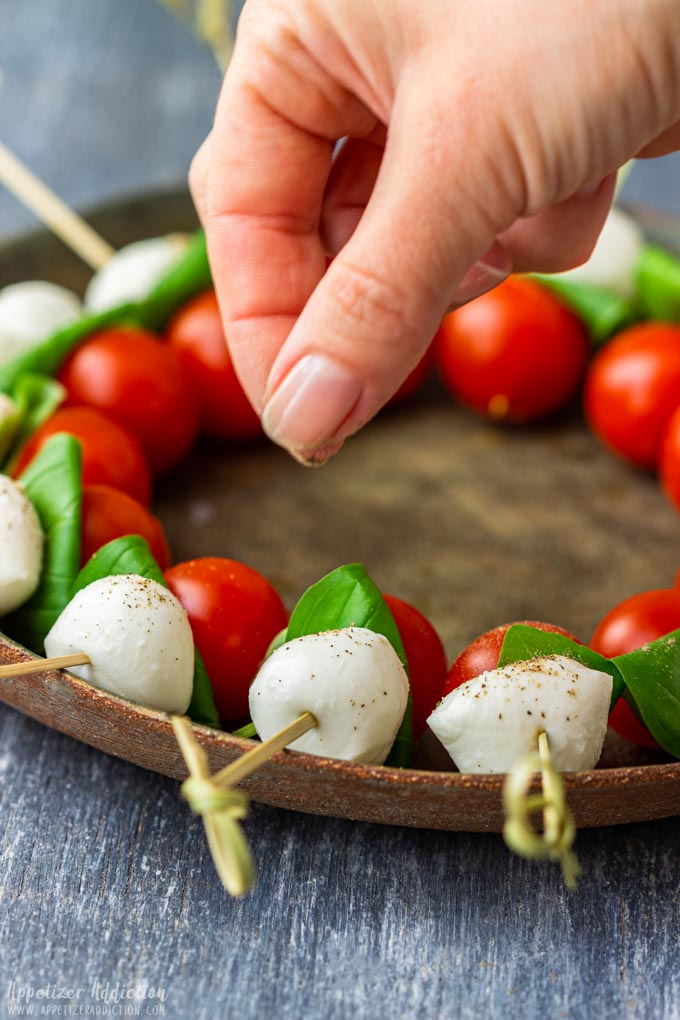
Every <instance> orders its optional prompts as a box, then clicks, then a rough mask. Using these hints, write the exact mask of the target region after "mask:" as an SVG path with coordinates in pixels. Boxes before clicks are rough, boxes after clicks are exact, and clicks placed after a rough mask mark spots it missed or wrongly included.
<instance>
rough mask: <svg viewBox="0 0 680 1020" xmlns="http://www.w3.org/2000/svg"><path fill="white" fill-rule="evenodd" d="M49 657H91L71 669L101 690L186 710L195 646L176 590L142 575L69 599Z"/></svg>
mask: <svg viewBox="0 0 680 1020" xmlns="http://www.w3.org/2000/svg"><path fill="white" fill-rule="evenodd" d="M45 651H46V652H47V655H48V656H53V655H69V654H71V653H72V652H85V654H86V655H89V657H90V659H91V663H90V664H89V665H86V666H74V667H71V672H72V673H75V674H76V676H79V677H82V679H83V680H87V682H88V683H91V684H94V686H95V687H101V688H103V689H104V690H105V691H111V692H112V694H119V695H120V696H121V697H122V698H128V699H129V700H130V701H137V702H139V703H140V704H142V705H147V706H149V707H150V708H156V709H158V710H159V711H161V712H179V713H182V712H186V710H187V708H188V706H189V701H190V700H191V692H192V688H193V679H194V641H193V637H192V634H191V627H190V626H189V620H188V617H187V614H186V613H185V611H184V609H183V608H182V606H181V605H180V603H179V601H178V600H177V599H176V598H175V596H174V595H173V594H172V592H170V591H168V589H167V588H164V587H163V586H162V585H160V584H158V583H157V582H156V581H151V580H149V579H148V578H146V577H139V576H138V575H137V574H119V575H117V576H114V577H104V578H102V579H101V580H99V581H93V582H92V584H88V585H87V587H86V588H82V589H81V590H80V591H79V592H78V593H77V595H76V596H75V597H74V598H73V599H72V600H71V601H70V602H69V604H68V605H67V606H66V608H65V609H64V611H63V612H62V614H61V616H60V617H59V618H58V619H57V621H56V622H55V624H54V626H53V627H52V629H51V631H50V632H49V634H48V635H47V637H46V638H45Z"/></svg>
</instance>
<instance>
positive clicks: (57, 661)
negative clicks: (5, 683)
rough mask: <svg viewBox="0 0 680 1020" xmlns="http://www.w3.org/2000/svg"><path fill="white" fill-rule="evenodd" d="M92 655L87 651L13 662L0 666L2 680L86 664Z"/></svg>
mask: <svg viewBox="0 0 680 1020" xmlns="http://www.w3.org/2000/svg"><path fill="white" fill-rule="evenodd" d="M89 662H90V656H89V655H86V654H85V652H73V653H72V654H71V655H55V656H53V657H52V658H51V659H29V660H28V661H27V662H12V663H9V664H8V665H6V666H0V680H4V679H5V677H10V676H30V675H31V674H33V673H47V672H48V671H49V670H51V669H67V668H68V667H69V666H86V665H87V664H88V663H89Z"/></svg>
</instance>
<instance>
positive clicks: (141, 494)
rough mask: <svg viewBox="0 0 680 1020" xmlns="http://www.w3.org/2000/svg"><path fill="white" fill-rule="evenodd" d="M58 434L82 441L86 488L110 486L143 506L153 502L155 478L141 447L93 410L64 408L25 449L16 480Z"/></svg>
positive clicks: (15, 475)
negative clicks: (152, 486) (153, 478)
mask: <svg viewBox="0 0 680 1020" xmlns="http://www.w3.org/2000/svg"><path fill="white" fill-rule="evenodd" d="M57 432H68V433H69V435H71V436H75V437H76V439H77V440H78V441H79V443H80V448H81V451H82V458H83V484H84V485H100V484H101V485H110V486H112V487H113V488H114V489H121V490H122V491H123V492H127V493H128V494H129V495H130V496H132V497H133V499H137V500H139V502H140V503H144V504H147V503H148V502H149V500H150V499H151V474H150V472H149V465H148V464H147V462H146V458H145V456H144V451H143V450H142V448H141V446H140V445H139V443H138V442H137V440H136V439H135V437H134V436H133V435H132V434H131V433H130V432H128V431H127V429H124V428H123V427H122V426H121V425H118V424H117V423H116V422H115V421H112V419H111V418H109V417H107V415H105V414H102V413H101V411H95V410H94V408H91V407H64V408H62V409H61V410H60V411H57V412H56V414H53V415H52V417H51V418H50V419H49V421H46V422H45V424H44V425H42V426H41V427H40V428H39V429H37V430H36V431H35V432H34V433H33V435H32V436H31V438H30V439H29V440H28V442H27V443H25V445H24V446H23V447H22V449H21V453H20V454H19V457H18V459H17V462H16V465H15V467H14V471H13V475H14V477H15V478H18V476H19V475H20V474H21V473H22V471H24V470H25V468H27V467H28V465H29V464H30V463H31V461H32V460H33V458H34V457H35V455H36V454H37V453H38V451H39V450H41V449H42V447H43V446H44V445H45V443H46V442H47V440H48V439H49V438H50V436H53V435H55V433H57Z"/></svg>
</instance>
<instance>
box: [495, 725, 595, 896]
mask: <svg viewBox="0 0 680 1020" xmlns="http://www.w3.org/2000/svg"><path fill="white" fill-rule="evenodd" d="M537 744H538V749H537V751H538V753H535V754H531V755H528V756H527V757H526V758H523V759H522V760H521V761H519V762H518V763H517V765H516V766H515V767H514V768H513V770H512V772H510V773H509V774H508V776H507V778H506V780H505V785H504V787H503V807H504V809H505V816H506V817H505V825H504V826H503V838H504V839H505V842H506V843H507V845H508V846H509V847H510V849H511V850H514V851H515V853H517V854H519V855H520V856H521V857H527V858H528V859H529V860H541V859H546V858H547V859H548V860H551V861H556V862H558V863H559V865H560V867H561V868H562V874H563V876H564V881H565V883H566V885H567V888H568V889H575V888H576V882H577V879H578V877H579V875H580V873H581V868H580V866H579V863H578V860H577V858H576V854H575V853H574V850H573V845H574V839H575V837H576V826H575V825H574V818H573V815H572V813H571V811H570V810H569V805H568V804H567V800H566V795H565V792H564V783H563V781H562V776H561V775H560V773H559V772H558V771H557V769H556V768H555V766H554V765H553V763H552V760H551V757H550V745H549V742H548V734H547V733H545V732H544V731H543V732H541V733H539V734H538V738H537ZM537 772H538V773H540V776H541V793H536V794H532V793H530V792H529V788H530V786H531V782H532V779H533V777H534V775H535V774H536V773H537ZM539 811H540V812H542V815H543V831H542V832H537V831H536V829H535V828H534V826H533V824H532V821H531V818H532V815H534V814H536V813H537V812H539Z"/></svg>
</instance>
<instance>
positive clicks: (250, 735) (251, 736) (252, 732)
mask: <svg viewBox="0 0 680 1020" xmlns="http://www.w3.org/2000/svg"><path fill="white" fill-rule="evenodd" d="M233 736H234V737H243V739H244V740H255V739H256V738H257V730H256V729H255V725H254V724H253V723H251V722H249V723H246V724H245V726H241V728H240V729H239V730H234V731H233Z"/></svg>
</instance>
